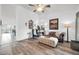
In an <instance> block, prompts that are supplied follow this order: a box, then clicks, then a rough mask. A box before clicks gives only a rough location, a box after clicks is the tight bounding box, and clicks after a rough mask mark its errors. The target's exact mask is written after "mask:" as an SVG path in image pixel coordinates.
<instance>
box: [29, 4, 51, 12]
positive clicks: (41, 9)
mask: <svg viewBox="0 0 79 59" xmlns="http://www.w3.org/2000/svg"><path fill="white" fill-rule="evenodd" d="M29 6H32V7H34V9H33V12H36V11H39V12H44V11H45V9H47V8H50V7H51V6H50V5H49V4H48V5H46V4H29Z"/></svg>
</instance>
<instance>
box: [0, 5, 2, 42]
mask: <svg viewBox="0 0 79 59" xmlns="http://www.w3.org/2000/svg"><path fill="white" fill-rule="evenodd" d="M0 20H1V5H0ZM1 39H2V35H1V26H0V42H1Z"/></svg>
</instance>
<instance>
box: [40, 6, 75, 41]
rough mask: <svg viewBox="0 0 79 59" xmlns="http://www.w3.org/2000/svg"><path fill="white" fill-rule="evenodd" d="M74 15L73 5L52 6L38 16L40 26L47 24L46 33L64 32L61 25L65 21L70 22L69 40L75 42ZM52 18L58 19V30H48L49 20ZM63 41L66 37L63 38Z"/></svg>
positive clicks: (64, 29)
mask: <svg viewBox="0 0 79 59" xmlns="http://www.w3.org/2000/svg"><path fill="white" fill-rule="evenodd" d="M75 14H76V7H75V5H52V7H51V8H49V9H48V10H47V11H46V12H45V13H43V14H41V15H39V17H40V19H41V21H43V22H41V23H42V24H44V23H46V22H47V24H48V27H47V30H48V31H57V32H65V33H66V28H64V25H63V23H64V22H66V21H70V22H71V25H72V27H71V28H69V39H70V40H75ZM53 18H59V30H49V20H50V19H53ZM65 40H67V39H66V36H65Z"/></svg>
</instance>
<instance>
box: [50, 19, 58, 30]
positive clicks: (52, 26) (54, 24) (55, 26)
mask: <svg viewBox="0 0 79 59" xmlns="http://www.w3.org/2000/svg"><path fill="white" fill-rule="evenodd" d="M49 29H50V30H58V18H54V19H51V20H49Z"/></svg>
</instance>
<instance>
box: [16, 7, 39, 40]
mask: <svg viewBox="0 0 79 59" xmlns="http://www.w3.org/2000/svg"><path fill="white" fill-rule="evenodd" d="M16 20H17V21H16V22H17V31H16V32H17V33H16V34H17V40H23V39H26V38H28V36H29V35H28V33H29V32H31V30H30V29H28V21H29V20H33V21H34V22H35V21H36V20H38V15H36V14H35V13H33V12H32V11H29V10H28V9H25V8H24V7H22V6H17V7H16ZM25 22H27V26H25Z"/></svg>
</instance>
